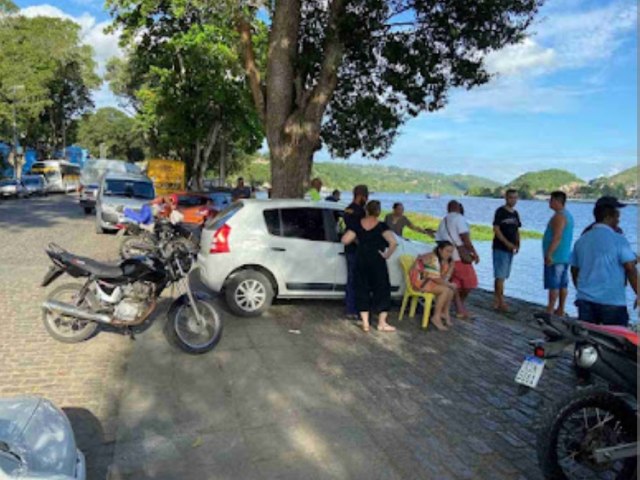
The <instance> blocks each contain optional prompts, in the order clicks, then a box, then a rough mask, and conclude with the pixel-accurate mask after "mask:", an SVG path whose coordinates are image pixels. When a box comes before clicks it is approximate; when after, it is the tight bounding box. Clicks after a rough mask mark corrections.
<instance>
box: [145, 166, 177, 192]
mask: <svg viewBox="0 0 640 480" xmlns="http://www.w3.org/2000/svg"><path fill="white" fill-rule="evenodd" d="M147 176H148V177H149V178H150V179H151V180H153V185H154V187H155V189H156V196H163V195H168V194H170V193H174V192H181V191H184V189H185V182H186V178H185V177H186V170H185V164H184V162H181V161H180V160H166V159H160V158H156V159H153V160H149V161H148V162H147Z"/></svg>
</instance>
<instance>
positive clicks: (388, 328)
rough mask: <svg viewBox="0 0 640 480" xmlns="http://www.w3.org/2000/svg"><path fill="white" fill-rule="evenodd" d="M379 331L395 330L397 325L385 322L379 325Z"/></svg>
mask: <svg viewBox="0 0 640 480" xmlns="http://www.w3.org/2000/svg"><path fill="white" fill-rule="evenodd" d="M378 331H379V332H395V331H396V327H392V326H391V325H389V324H388V323H384V324H382V325H378Z"/></svg>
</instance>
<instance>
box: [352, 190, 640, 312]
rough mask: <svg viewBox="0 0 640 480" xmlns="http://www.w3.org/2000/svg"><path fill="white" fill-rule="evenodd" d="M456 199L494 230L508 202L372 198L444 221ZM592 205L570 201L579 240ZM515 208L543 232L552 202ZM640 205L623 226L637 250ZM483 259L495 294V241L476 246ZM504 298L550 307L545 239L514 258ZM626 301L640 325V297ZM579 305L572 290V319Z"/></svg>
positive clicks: (482, 271)
mask: <svg viewBox="0 0 640 480" xmlns="http://www.w3.org/2000/svg"><path fill="white" fill-rule="evenodd" d="M342 198H343V199H345V200H349V199H350V198H351V194H350V193H347V192H345V193H343V196H342ZM452 198H455V199H457V200H459V201H460V202H461V203H462V204H463V205H464V209H465V217H466V218H467V220H468V221H469V222H470V223H477V224H485V225H491V224H492V222H493V215H494V212H495V210H496V209H497V208H498V207H499V206H500V205H502V204H503V203H504V201H503V200H501V199H494V198H480V197H449V196H447V197H444V196H443V197H440V198H433V199H429V198H426V196H425V195H421V194H407V193H384V192H376V193H373V194H372V195H371V199H372V200H373V199H375V200H380V202H381V203H382V208H383V209H384V210H390V209H391V206H392V205H393V203H394V202H402V203H403V204H404V207H405V210H406V211H408V212H416V213H424V214H428V215H433V216H436V217H441V216H444V214H445V212H446V210H447V203H448V202H449V200H451V199H452ZM593 206H594V204H593V203H592V202H571V201H569V202H568V203H567V208H568V209H569V211H570V212H571V213H572V214H573V217H574V220H575V231H574V240H576V239H577V238H578V237H579V236H580V233H581V232H582V230H583V229H584V228H585V227H586V226H587V225H589V224H590V223H591V222H592V221H593ZM516 209H517V210H518V212H519V213H520V219H521V221H522V224H523V227H522V228H524V229H527V230H536V231H539V232H544V230H545V228H546V226H547V222H548V221H549V218H551V213H552V212H551V210H550V209H549V206H548V204H547V202H544V201H537V200H520V201H519V202H518V205H517V206H516ZM638 220H639V217H638V206H637V204H635V205H629V206H627V207H625V208H622V209H621V216H620V227H621V228H622V229H623V230H624V233H625V236H626V237H627V239H628V240H629V242H630V243H631V245H632V246H633V248H634V250H635V251H636V252H637V251H638ZM475 245H476V249H477V250H478V253H479V255H480V263H479V264H478V265H477V272H478V279H479V282H480V286H481V287H482V288H485V289H488V290H493V264H492V259H491V242H475ZM505 293H506V295H508V296H511V297H516V298H521V299H523V300H528V301H530V302H534V303H539V304H546V301H547V300H546V298H547V297H546V292H545V290H544V288H543V285H542V246H541V240H525V241H523V242H522V245H521V248H520V253H519V254H518V255H517V256H516V258H515V259H514V264H513V268H512V271H511V277H510V278H509V280H507V282H506V286H505ZM627 300H628V302H627V303H628V305H629V313H630V316H631V318H632V321H634V322H637V320H638V312H637V310H636V311H634V310H633V302H634V300H635V296H634V295H633V292H632V290H631V288H627ZM574 301H575V289H574V288H573V286H571V287H570V289H569V300H568V302H567V303H568V305H567V310H568V312H569V313H570V314H576V313H577V312H576V308H575V306H574V305H573V302H574Z"/></svg>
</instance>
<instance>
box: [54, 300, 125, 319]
mask: <svg viewBox="0 0 640 480" xmlns="http://www.w3.org/2000/svg"><path fill="white" fill-rule="evenodd" d="M42 308H43V309H44V310H50V311H52V312H56V313H61V314H63V315H68V316H70V317H75V318H79V319H81V320H89V321H92V322H98V323H106V324H111V323H112V322H113V319H112V318H111V317H110V316H109V315H107V314H105V313H93V312H89V311H88V310H83V309H81V308H78V307H75V306H73V305H71V304H69V303H62V302H56V301H55V300H47V301H45V302H44V303H43V304H42Z"/></svg>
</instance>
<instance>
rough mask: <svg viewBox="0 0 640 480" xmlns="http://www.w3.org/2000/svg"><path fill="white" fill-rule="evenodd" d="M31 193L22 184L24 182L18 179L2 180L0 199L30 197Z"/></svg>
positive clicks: (0, 181)
mask: <svg viewBox="0 0 640 480" xmlns="http://www.w3.org/2000/svg"><path fill="white" fill-rule="evenodd" d="M28 196H29V192H28V191H27V189H26V187H25V186H24V185H23V184H22V181H20V180H16V179H9V180H0V197H4V198H7V197H16V198H21V197H28Z"/></svg>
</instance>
